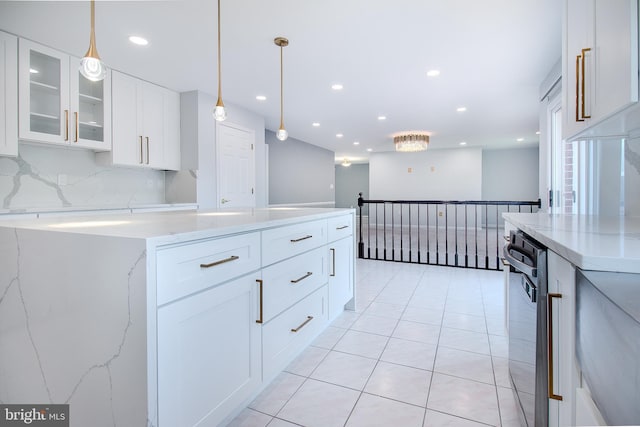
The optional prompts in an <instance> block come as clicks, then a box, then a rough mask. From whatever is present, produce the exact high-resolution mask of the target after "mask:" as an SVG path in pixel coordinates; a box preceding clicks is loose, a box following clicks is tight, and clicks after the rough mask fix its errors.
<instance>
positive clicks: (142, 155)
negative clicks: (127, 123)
mask: <svg viewBox="0 0 640 427" xmlns="http://www.w3.org/2000/svg"><path fill="white" fill-rule="evenodd" d="M143 159H144V154H143V153H142V135H140V164H142V162H143V161H144V160H143Z"/></svg>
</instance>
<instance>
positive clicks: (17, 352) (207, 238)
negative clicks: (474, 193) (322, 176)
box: [0, 208, 355, 427]
mask: <svg viewBox="0 0 640 427" xmlns="http://www.w3.org/2000/svg"><path fill="white" fill-rule="evenodd" d="M353 230H354V211H353V210H350V209H292V208H272V209H247V210H218V211H196V210H189V211H175V212H155V213H134V214H110V215H100V216H95V215H92V216H85V217H82V216H65V217H59V218H40V219H28V220H8V221H3V222H1V223H0V349H2V350H1V351H0V402H1V403H5V404H8V403H21V404H43V403H44V404H56V403H67V404H69V405H70V419H71V426H78V427H80V426H87V425H91V426H103V425H104V426H107V425H109V426H113V425H128V426H176V425H181V426H182V425H184V426H186V425H196V424H198V423H201V425H217V424H219V423H220V422H223V421H225V420H227V419H229V418H230V417H232V416H233V415H235V413H236V412H237V411H238V410H240V409H241V408H242V407H243V406H244V405H245V404H246V403H247V402H248V401H250V399H252V398H253V396H255V395H256V394H257V393H258V392H259V391H260V390H261V388H262V387H263V386H264V385H266V384H267V383H268V382H269V381H270V380H271V379H272V378H273V377H274V376H275V375H277V373H278V372H279V371H281V370H282V369H283V368H284V367H285V366H286V364H288V363H289V362H290V361H291V360H292V359H293V358H294V357H295V356H296V355H297V354H298V353H299V352H300V351H301V350H302V349H303V348H304V347H305V346H306V345H308V343H309V342H310V341H311V340H312V339H313V338H315V336H317V335H318V334H319V333H320V332H321V331H322V330H323V329H324V328H325V327H326V326H327V324H328V323H329V321H330V320H331V319H332V318H334V317H335V316H337V315H338V314H339V313H340V312H341V311H342V310H343V309H344V308H345V305H346V306H347V307H350V308H352V307H353V304H354V302H355V291H354V282H355V272H354V232H353Z"/></svg>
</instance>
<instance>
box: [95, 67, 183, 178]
mask: <svg viewBox="0 0 640 427" xmlns="http://www.w3.org/2000/svg"><path fill="white" fill-rule="evenodd" d="M112 102H113V148H112V150H111V153H101V154H99V155H98V156H97V159H98V161H99V162H101V163H103V164H113V165H120V166H134V167H142V168H152V169H165V170H179V169H180V95H179V94H178V93H176V92H173V91H171V90H169V89H165V88H163V87H160V86H157V85H154V84H152V83H149V82H145V81H143V80H140V79H137V78H135V77H131V76H128V75H126V74H122V73H119V72H115V71H114V72H113V85H112Z"/></svg>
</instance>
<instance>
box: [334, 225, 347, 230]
mask: <svg viewBox="0 0 640 427" xmlns="http://www.w3.org/2000/svg"><path fill="white" fill-rule="evenodd" d="M345 228H349V226H348V225H343V226H342V227H336V230H344V229H345Z"/></svg>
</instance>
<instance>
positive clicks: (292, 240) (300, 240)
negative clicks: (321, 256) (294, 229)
mask: <svg viewBox="0 0 640 427" xmlns="http://www.w3.org/2000/svg"><path fill="white" fill-rule="evenodd" d="M312 237H313V236H312V235H311V234H309V235H307V236H304V237H300V238H299V239H291V243H297V242H302V241H303V240H307V239H310V238H312Z"/></svg>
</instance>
